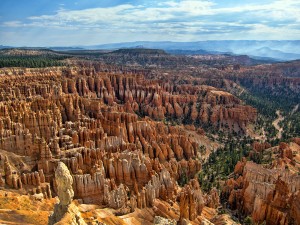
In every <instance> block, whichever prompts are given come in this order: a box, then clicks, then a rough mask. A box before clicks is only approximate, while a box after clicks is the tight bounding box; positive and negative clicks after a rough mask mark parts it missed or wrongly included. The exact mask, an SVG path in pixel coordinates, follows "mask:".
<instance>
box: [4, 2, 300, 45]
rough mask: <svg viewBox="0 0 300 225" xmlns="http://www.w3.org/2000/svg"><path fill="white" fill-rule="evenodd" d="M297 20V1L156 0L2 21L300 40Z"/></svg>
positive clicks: (108, 31) (182, 36) (112, 31)
mask: <svg viewBox="0 0 300 225" xmlns="http://www.w3.org/2000/svg"><path fill="white" fill-rule="evenodd" d="M299 22H300V1H299V0H274V1H273V2H271V3H263V2H262V3H261V4H258V3H256V4H254V3H252V4H242V3H239V4H237V5H236V6H226V5H225V4H224V3H223V4H222V5H220V4H216V3H214V2H213V1H212V0H183V1H175V0H174V1H172V0H171V1H164V2H161V1H160V2H157V1H154V2H152V3H151V4H150V6H146V5H132V4H122V5H117V6H114V7H108V8H101V7H98V8H88V9H82V10H67V9H60V10H59V11H57V12H55V13H54V14H52V15H41V16H32V17H29V18H27V19H26V20H25V21H22V22H21V21H7V22H4V23H2V24H1V26H2V27H10V28H17V27H26V28H32V29H33V28H44V29H50V28H51V29H60V30H63V29H65V30H70V31H71V30H73V29H78V30H80V31H81V34H78V33H74V35H77V36H78V37H79V36H80V37H82V36H83V35H84V34H87V33H89V32H90V33H93V32H94V33H95V34H98V35H102V36H103V37H104V34H105V37H109V36H117V35H120V37H119V40H120V41H123V40H124V41H125V39H126V41H130V40H128V38H131V40H139V39H140V40H149V39H148V38H158V37H161V39H164V40H168V39H169V40H175V39H177V40H199V39H200V38H206V39H244V38H248V39H268V38H270V37H278V38H281V39H286V38H294V39H299V38H300V34H299V26H297V24H298V23H299ZM289 24H293V26H291V25H289ZM83 30H86V32H82V31H83ZM129 33H130V34H129ZM126 34H127V36H126ZM121 36H122V37H121ZM125 36H126V37H125ZM166 37H169V38H166ZM284 37H286V38H284ZM273 39H274V38H273ZM150 40H152V39H150ZM110 41H112V39H108V40H107V41H106V42H110Z"/></svg>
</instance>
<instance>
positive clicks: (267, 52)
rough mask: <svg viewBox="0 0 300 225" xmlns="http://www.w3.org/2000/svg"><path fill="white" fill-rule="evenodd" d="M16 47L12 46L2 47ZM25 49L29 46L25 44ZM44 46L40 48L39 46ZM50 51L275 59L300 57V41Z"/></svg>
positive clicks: (156, 44)
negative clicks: (153, 51)
mask: <svg viewBox="0 0 300 225" xmlns="http://www.w3.org/2000/svg"><path fill="white" fill-rule="evenodd" d="M3 48H13V47H12V46H2V45H0V49H3ZM22 48H26V47H22ZM39 48H41V47H39ZM42 48H48V49H51V50H58V51H68V50H118V49H124V48H134V49H139V48H143V49H162V50H164V51H166V52H167V53H170V54H178V55H197V54H198V55H207V54H232V55H248V56H251V57H252V58H257V59H273V60H275V61H290V60H297V59H300V40H279V41H274V40H266V41H256V40H220V41H217V40H215V41H197V42H172V41H160V42H153V41H136V42H124V43H112V44H101V45H90V46H84V45H78V46H61V47H57V46H53V47H42Z"/></svg>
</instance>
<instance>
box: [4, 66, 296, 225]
mask: <svg viewBox="0 0 300 225" xmlns="http://www.w3.org/2000/svg"><path fill="white" fill-rule="evenodd" d="M151 76H152V75H151V73H149V71H146V70H135V71H132V70H120V69H117V68H116V67H113V66H111V67H110V66H107V65H103V64H102V63H98V64H97V63H94V64H93V63H88V62H82V63H81V64H79V65H73V66H70V67H55V68H54V67H53V68H41V69H16V68H12V69H1V70H0V150H1V151H0V173H1V176H0V186H4V187H5V188H14V189H16V190H19V191H20V192H23V193H28V194H31V195H33V196H36V194H37V195H40V194H41V193H42V194H43V197H44V198H51V197H52V196H56V195H58V197H59V199H60V203H59V204H58V205H56V206H55V210H54V214H53V215H54V216H52V217H51V221H52V222H51V223H52V224H53V223H55V222H57V221H59V219H60V218H62V217H63V215H65V214H68V213H69V214H72V213H73V214H76V215H79V214H78V213H77V211H76V207H75V206H74V203H72V202H71V199H72V197H73V194H72V190H73V191H74V199H78V200H79V201H80V202H82V203H86V204H97V205H99V207H108V208H112V209H114V210H115V211H116V213H117V214H119V215H124V214H128V213H134V211H135V210H137V209H139V210H143V209H146V208H147V207H154V205H155V202H156V200H161V201H166V202H169V203H170V204H171V203H172V204H180V205H181V206H180V207H181V208H182V210H183V209H184V208H183V205H185V206H188V209H189V211H188V212H185V211H184V210H185V209H184V210H183V211H182V218H183V219H186V220H190V221H193V220H197V217H198V214H200V213H201V208H202V207H204V206H205V205H209V207H217V205H218V204H219V201H218V199H217V198H216V193H214V192H212V193H211V194H209V196H206V197H204V196H202V192H201V189H200V187H199V184H196V183H195V181H194V183H190V184H189V185H188V186H187V187H185V188H183V190H181V188H180V187H179V185H178V183H177V181H178V180H179V179H180V178H182V176H185V177H186V178H187V179H188V180H193V178H195V175H196V174H197V173H198V171H199V170H200V169H201V161H200V160H199V159H202V158H203V157H204V158H205V157H207V156H203V155H202V154H201V153H200V151H199V146H201V145H203V144H205V143H203V142H202V138H203V137H204V131H203V129H201V128H200V127H199V126H201V125H212V126H213V127H214V128H215V129H221V130H226V131H229V132H231V131H236V132H240V133H244V132H245V131H246V127H247V125H248V124H249V123H251V122H254V121H255V119H256V110H255V109H254V108H252V107H250V106H246V105H243V104H242V102H241V101H240V100H239V99H238V98H237V97H235V96H233V95H232V94H229V93H228V92H225V91H220V90H218V89H217V88H214V87H211V86H206V85H197V84H195V85H191V84H186V85H185V84H183V85H176V83H174V82H172V81H171V80H170V81H164V80H162V79H160V80H159V79H152V78H151ZM176 124H179V125H176ZM180 124H184V125H187V126H181V125H180ZM213 144H214V143H213ZM213 144H211V142H210V143H209V144H206V145H207V146H208V148H210V149H212V148H213V147H211V146H213ZM285 154H287V153H285ZM62 163H64V164H65V166H66V167H67V168H68V170H69V171H70V172H69V175H66V177H67V178H66V180H65V181H63V180H60V178H59V177H60V175H58V173H64V171H66V170H65V166H62ZM54 174H56V175H55V176H54ZM71 181H72V182H71ZM64 182H67V183H64ZM50 184H51V186H50ZM62 184H63V185H62ZM70 186H72V189H71V188H70ZM62 188H67V191H68V192H66V193H68V194H66V195H64V194H62V192H63V191H62ZM36 197H38V196H36ZM202 198H203V203H201V204H200V203H195V201H198V200H201V199H202ZM180 199H181V200H180ZM201 201H202V200H201ZM73 206H74V207H73ZM294 207H295V208H297V206H296V205H295V206H294ZM70 210H71V211H72V210H73V212H72V213H71V211H70ZM75 217H76V216H75ZM72 218H73V217H72ZM178 219H179V218H178ZM74 221H75V220H74ZM74 223H75V222H74ZM77 223H79V222H78V221H77Z"/></svg>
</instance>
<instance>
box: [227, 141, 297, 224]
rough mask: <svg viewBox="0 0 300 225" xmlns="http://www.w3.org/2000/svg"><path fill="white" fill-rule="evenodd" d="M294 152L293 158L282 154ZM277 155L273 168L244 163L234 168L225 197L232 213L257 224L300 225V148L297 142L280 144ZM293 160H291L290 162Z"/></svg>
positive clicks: (276, 150)
mask: <svg viewBox="0 0 300 225" xmlns="http://www.w3.org/2000/svg"><path fill="white" fill-rule="evenodd" d="M291 149H293V152H294V155H290V154H283V152H289V151H291ZM273 151H275V152H274V153H275V154H277V157H276V158H277V159H275V160H274V161H273V162H272V163H271V167H270V165H268V166H267V167H264V166H263V165H259V164H256V163H254V162H252V161H248V162H246V160H245V159H243V161H242V162H239V163H238V164H237V165H236V167H235V172H234V178H231V179H229V180H227V181H226V184H225V186H224V189H223V192H222V196H223V197H224V198H226V199H228V204H229V205H230V207H231V208H232V209H237V210H238V211H239V212H241V213H242V214H244V215H251V217H252V218H253V220H254V221H255V222H257V223H262V222H263V221H266V223H267V224H282V225H284V224H300V220H299V216H298V215H299V212H300V211H299V207H298V197H299V190H300V176H299V174H298V171H299V165H297V164H295V163H293V158H294V157H297V158H298V157H299V154H300V146H299V145H298V144H296V143H294V142H291V143H289V144H287V143H281V144H280V146H278V147H276V148H275V149H273ZM290 156H291V157H292V158H290Z"/></svg>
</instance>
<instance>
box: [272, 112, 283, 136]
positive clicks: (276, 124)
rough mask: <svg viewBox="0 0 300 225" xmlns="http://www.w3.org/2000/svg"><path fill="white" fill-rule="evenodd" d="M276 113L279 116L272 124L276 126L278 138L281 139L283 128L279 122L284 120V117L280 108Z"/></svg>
mask: <svg viewBox="0 0 300 225" xmlns="http://www.w3.org/2000/svg"><path fill="white" fill-rule="evenodd" d="M276 115H277V116H278V118H277V119H276V120H274V121H273V123H272V125H273V126H274V127H275V129H276V130H278V133H277V136H276V137H277V138H278V139H281V137H282V132H283V128H282V127H280V126H279V123H280V122H281V121H283V120H284V117H283V116H282V115H281V113H280V110H277V111H276Z"/></svg>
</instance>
